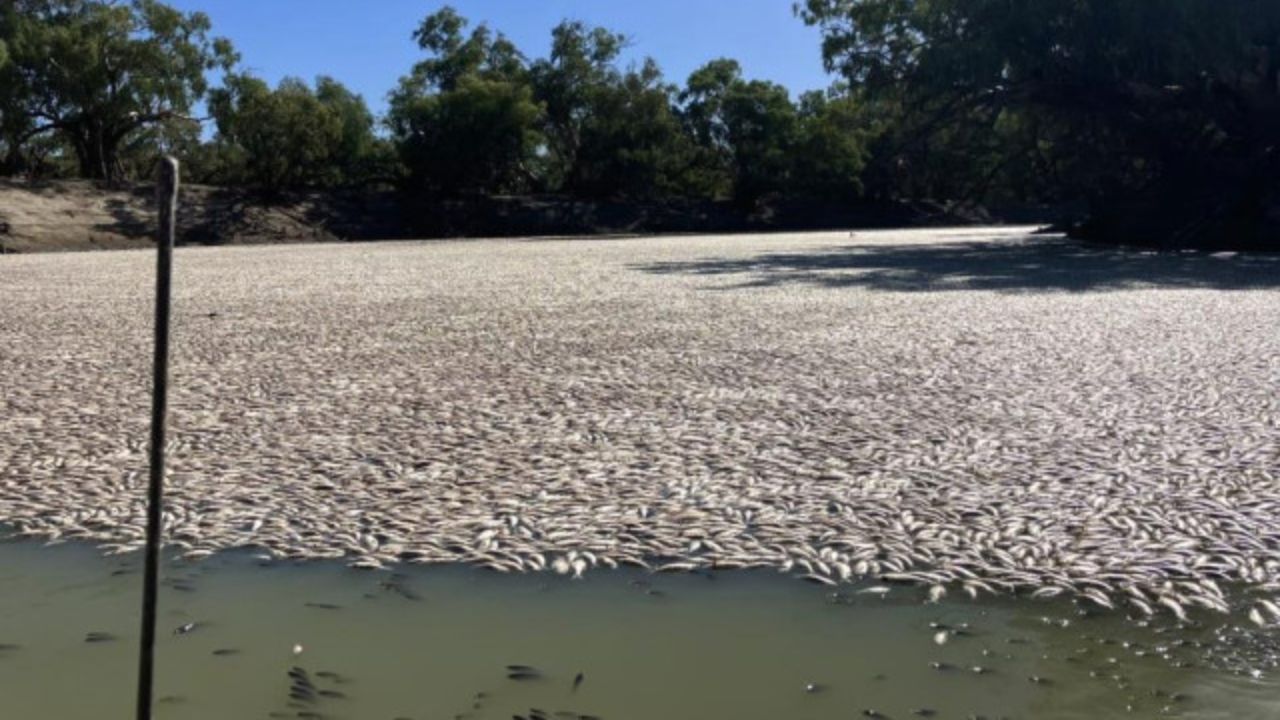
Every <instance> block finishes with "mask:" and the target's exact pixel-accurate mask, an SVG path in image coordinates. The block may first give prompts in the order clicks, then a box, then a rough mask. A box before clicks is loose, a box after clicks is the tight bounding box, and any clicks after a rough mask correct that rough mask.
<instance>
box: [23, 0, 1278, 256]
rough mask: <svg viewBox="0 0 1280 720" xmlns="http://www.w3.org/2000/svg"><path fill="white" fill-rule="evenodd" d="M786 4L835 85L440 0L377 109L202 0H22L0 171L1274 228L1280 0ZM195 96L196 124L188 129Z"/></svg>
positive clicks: (1178, 238)
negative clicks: (179, 2) (522, 40)
mask: <svg viewBox="0 0 1280 720" xmlns="http://www.w3.org/2000/svg"><path fill="white" fill-rule="evenodd" d="M796 12H797V15H799V17H800V18H801V20H803V21H805V22H808V23H811V24H813V25H816V26H817V27H818V28H819V29H820V30H821V33H822V38H823V40H822V46H821V48H820V51H821V52H820V54H821V57H822V59H823V61H824V62H825V64H826V67H827V69H828V70H829V71H830V72H832V73H833V74H834V75H835V76H836V80H835V82H834V83H833V84H832V85H831V87H830V88H828V89H826V90H822V91H813V92H808V93H805V94H803V95H801V96H800V97H792V96H791V94H790V93H789V92H788V91H787V89H786V88H784V87H782V86H780V85H778V84H776V83H772V82H768V81H766V80H761V79H755V78H750V77H746V75H745V74H744V72H743V70H742V66H741V65H740V64H739V63H738V62H737V61H735V60H733V59H731V58H718V59H712V60H710V61H709V62H707V63H706V64H704V65H703V66H702V67H700V68H698V69H697V70H695V71H694V72H693V73H691V74H690V76H689V77H688V78H687V79H685V81H684V83H683V84H679V85H678V84H676V83H673V82H671V81H669V80H668V79H667V78H666V77H665V76H664V75H663V72H662V70H661V68H660V67H659V65H658V63H657V62H656V61H654V60H653V59H651V58H641V59H638V60H634V61H624V57H627V56H628V54H627V52H626V51H627V48H628V47H629V44H630V40H629V39H628V38H627V37H626V36H625V35H623V34H621V33H618V32H615V31H613V30H610V29H608V28H602V27H595V26H592V25H589V24H587V23H583V22H579V21H573V20H566V21H564V22H562V23H560V24H559V25H557V26H556V27H555V28H553V29H552V30H551V33H550V35H551V37H550V51H549V52H548V53H547V54H546V55H545V57H536V58H530V57H529V56H526V55H525V54H524V53H522V52H521V50H520V48H518V47H516V45H515V44H514V43H513V42H512V41H511V40H510V39H509V38H507V37H506V36H505V35H503V34H502V33H501V32H499V31H497V30H495V29H492V28H491V27H490V26H489V25H487V24H484V23H481V24H478V25H472V24H471V23H470V22H469V21H468V20H467V19H466V18H464V17H462V16H461V15H460V14H459V13H458V12H457V11H456V10H455V9H453V8H452V7H447V6H446V7H443V8H441V9H439V10H437V11H435V12H432V13H430V14H429V15H427V16H426V17H424V18H423V19H422V20H421V22H420V23H418V25H417V27H416V28H406V29H405V30H406V35H408V36H410V37H412V39H413V40H414V42H416V43H417V45H418V47H419V49H420V50H421V52H422V57H421V59H420V60H419V61H417V62H416V63H415V64H414V65H413V66H412V67H410V68H407V69H406V72H405V74H404V75H403V76H402V77H401V78H400V80H399V83H398V84H397V85H396V87H395V89H394V90H392V92H391V93H390V94H389V97H388V110H387V112H386V115H385V116H384V117H381V118H375V117H373V115H372V114H371V113H370V111H369V108H368V106H367V105H366V104H365V102H364V99H363V98H361V97H359V96H357V95H355V94H354V93H352V92H351V91H350V90H348V89H347V88H345V87H343V86H342V85H341V84H340V83H338V82H337V81H335V80H333V79H331V78H326V77H321V78H319V79H317V80H316V81H315V83H314V84H312V85H308V84H307V83H305V82H303V81H301V80H296V79H287V80H285V81H283V82H281V83H279V84H278V85H277V86H276V87H274V88H272V87H269V86H268V85H267V84H266V83H265V82H263V81H262V80H260V79H258V78H255V77H253V76H252V75H250V74H249V73H247V72H245V71H243V70H242V69H239V68H237V64H238V58H237V56H236V53H235V52H234V50H233V49H232V47H231V45H230V43H228V42H227V41H225V40H222V39H218V38H215V37H213V36H212V35H211V32H212V28H211V24H210V20H209V18H208V17H207V16H205V15H204V14H203V13H199V12H192V13H184V12H180V11H178V10H175V9H173V8H171V7H169V6H167V5H165V4H163V3H162V2H159V1H158V0H131V1H129V2H125V1H124V0H118V1H114V2H111V1H107V0H10V1H9V2H7V3H4V4H2V5H0V172H4V173H15V172H23V171H26V172H28V173H37V172H63V173H69V174H76V175H80V176H83V177H88V178H95V179H106V180H116V179H120V178H122V177H134V176H138V175H141V174H144V173H146V172H147V167H148V166H149V164H150V163H151V159H152V158H153V157H154V155H155V154H156V153H158V152H162V151H168V152H178V153H180V154H182V155H183V157H184V159H185V160H186V161H187V166H188V168H189V169H190V171H191V174H192V175H194V177H195V178H196V179H203V180H205V181H209V182H220V183H237V184H248V185H252V186H255V187H259V188H262V189H264V190H269V191H273V192H275V191H280V190H284V189H288V188H293V187H335V186H342V185H353V184H361V183H368V182H380V183H389V182H394V183H396V184H397V185H398V186H399V187H400V189H401V190H402V191H403V192H404V194H405V197H406V199H407V201H408V202H414V201H415V199H416V198H444V197H451V196H452V197H456V196H460V195H501V194H511V193H553V194H558V195H561V196H569V197H575V198H583V199H590V200H611V199H619V200H627V201H630V200H645V201H649V200H676V199H678V200H696V201H714V202H720V201H725V202H733V203H736V204H737V205H738V206H739V208H741V209H744V210H750V211H754V209H758V208H760V207H762V206H767V205H771V204H774V203H777V202H785V201H793V200H794V201H803V202H816V203H826V204H831V205H847V204H851V203H858V202H869V203H882V204H883V203H893V202H899V201H915V200H931V201H937V202H939V203H942V204H944V205H950V206H952V207H964V206H986V207H1001V206H1005V205H1020V204H1054V205H1058V206H1065V207H1075V206H1077V205H1083V206H1085V207H1087V208H1088V218H1087V219H1088V222H1087V223H1086V224H1085V225H1083V226H1082V228H1081V229H1082V231H1083V232H1089V233H1093V234H1094V235H1095V236H1097V237H1108V238H1112V239H1123V240H1137V241H1143V242H1151V243H1161V244H1167V245H1179V244H1184V245H1188V244H1189V245H1205V244H1212V242H1213V239H1214V238H1227V237H1230V238H1236V239H1243V240H1244V241H1245V242H1252V243H1254V244H1257V245H1268V244H1269V245H1271V246H1276V245H1280V217H1277V216H1278V215H1280V213H1277V210H1276V208H1277V207H1280V166H1278V163H1280V160H1278V159H1277V156H1278V155H1280V151H1277V149H1276V148H1277V147H1280V3H1277V2H1274V0H1232V2H1221V1H1220V0H1163V1H1162V2H1151V1H1150V0H1043V1H1038V2H1010V1H1009V0H930V1H929V2H921V1H919V0H800V1H799V2H797V3H796ZM817 50H818V49H815V56H816V55H818V53H817ZM215 76H221V80H220V83H219V84H218V87H216V88H213V89H211V88H210V78H211V77H215ZM202 103H203V105H202ZM201 107H205V108H207V112H208V115H209V118H207V119H208V120H212V121H213V124H212V125H206V126H205V127H204V129H202V128H201V126H200V125H198V124H196V123H194V122H190V121H187V120H184V119H183V118H185V117H186V116H188V115H190V114H191V112H192V111H193V109H196V108H201ZM211 130H212V131H213V132H210V131H211Z"/></svg>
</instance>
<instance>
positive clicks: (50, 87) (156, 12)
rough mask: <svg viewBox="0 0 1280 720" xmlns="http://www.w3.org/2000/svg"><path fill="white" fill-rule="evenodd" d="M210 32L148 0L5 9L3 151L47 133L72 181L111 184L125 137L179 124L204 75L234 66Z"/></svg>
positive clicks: (44, 0)
mask: <svg viewBox="0 0 1280 720" xmlns="http://www.w3.org/2000/svg"><path fill="white" fill-rule="evenodd" d="M210 29H211V25H210V21H209V18H208V16H207V15H205V14H203V13H199V12H193V13H183V12H181V11H178V10H176V9H174V8H172V7H170V6H168V5H165V4H163V3H161V2H158V1H157V0H133V2H127V3H126V2H104V1H102V0H10V2H7V3H5V5H4V7H3V9H0V39H2V40H3V42H4V44H5V46H6V55H7V57H8V61H7V63H6V64H5V66H4V68H3V70H0V72H2V73H3V74H4V79H5V83H4V85H5V88H4V90H0V95H2V96H3V97H0V103H2V104H3V109H2V110H0V112H2V113H3V116H4V117H3V124H4V128H5V134H6V139H5V143H6V145H8V149H9V150H10V151H14V150H15V148H17V149H20V147H21V146H22V145H23V144H25V143H27V142H28V141H29V140H31V139H32V138H34V137H36V136H38V135H42V134H45V133H54V134H56V135H58V136H59V137H60V138H61V139H62V141H63V142H65V144H66V145H67V146H69V147H70V149H71V151H72V152H73V153H74V155H75V157H76V160H77V165H78V167H79V171H80V174H81V175H83V176H84V177H89V178H97V179H116V178H118V177H119V175H120V172H121V166H120V151H121V148H122V147H123V146H124V145H125V144H126V143H127V142H128V141H129V140H130V139H131V136H133V135H134V134H135V133H138V132H139V131H140V130H142V129H144V128H147V127H150V126H153V125H155V124H157V123H163V122H169V121H174V120H177V119H179V118H181V117H183V116H185V115H187V114H188V113H189V112H190V111H191V108H192V107H193V106H194V104H195V103H196V102H197V101H198V100H199V99H201V98H202V97H203V96H204V94H205V91H206V90H207V87H208V85H207V80H206V72H208V71H210V70H213V69H215V68H223V69H228V68H230V67H231V65H232V64H233V63H234V62H235V60H236V56H235V53H234V51H233V50H232V47H231V45H230V43H229V42H227V41H226V40H223V39H219V38H211V37H210V36H209V31H210Z"/></svg>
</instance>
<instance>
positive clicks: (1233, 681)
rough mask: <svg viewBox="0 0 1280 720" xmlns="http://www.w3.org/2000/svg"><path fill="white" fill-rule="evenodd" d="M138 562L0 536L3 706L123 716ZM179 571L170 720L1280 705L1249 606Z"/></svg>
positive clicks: (705, 581)
mask: <svg viewBox="0 0 1280 720" xmlns="http://www.w3.org/2000/svg"><path fill="white" fill-rule="evenodd" d="M139 563H140V558H139V557H137V556H124V557H115V558H104V557H100V556H99V555H98V554H97V553H96V552H95V551H94V550H92V549H90V548H87V547H84V546H79V545H59V546H53V547H41V546H39V545H37V544H35V543H26V542H23V543H12V542H11V543H3V544H0V647H3V648H4V649H0V703H2V704H3V706H2V707H0V715H2V716H3V717H15V718H16V717H21V718H66V719H73V718H117V717H127V716H129V715H130V714H131V712H132V702H133V683H134V678H135V664H136V653H137V649H136V642H137V640H136V637H137V633H136V625H137V614H138V606H139V594H138V592H139V590H138V588H139V586H140V584H141V576H140V573H139V572H138V571H137V568H138V565H139ZM164 578H165V584H164V586H163V594H162V598H161V606H160V623H161V628H160V634H159V638H160V640H159V646H158V666H159V670H158V677H157V697H159V698H161V699H160V701H159V705H158V713H157V715H158V717H162V718H193V719H204V718H208V719H211V720H212V719H213V718H218V719H226V718H267V717H326V718H335V719H336V718H352V719H357V718H358V719H361V720H363V719H366V718H375V719H376V718H385V719H386V720H392V719H393V718H414V719H415V720H425V719H427V718H446V719H447V718H474V719H476V720H482V719H485V718H502V719H503V720H506V719H507V718H513V717H522V718H533V717H540V716H541V717H546V718H554V717H562V718H581V717H583V716H587V717H598V718H606V719H608V720H625V719H627V718H637V719H638V718H735V719H739V720H753V719H756V718H759V719H761V720H764V719H765V718H768V719H770V720H774V719H777V718H795V719H799V720H804V719H806V718H811V719H813V720H819V719H825V718H850V717H876V716H877V715H875V714H869V713H876V714H879V716H883V717H890V718H912V717H920V716H924V717H927V716H932V717H939V718H968V717H974V716H976V717H985V718H990V719H991V720H995V718H1000V717H1007V718H1082V719H1083V718H1105V717H1122V716H1123V717H1157V716H1180V717H1194V718H1273V717H1276V716H1277V715H1278V714H1280V684H1277V683H1276V682H1275V681H1274V679H1272V677H1270V670H1269V668H1270V667H1271V665H1269V664H1268V663H1274V648H1275V640H1276V638H1275V637H1274V636H1273V635H1270V634H1267V633H1265V632H1264V631H1257V630H1242V629H1236V628H1237V627H1238V618H1230V619H1227V618H1204V619H1202V620H1204V621H1205V622H1204V624H1203V626H1200V627H1192V628H1171V627H1167V626H1162V625H1160V624H1158V623H1157V624H1154V625H1152V626H1148V627H1139V626H1136V625H1135V624H1133V623H1131V622H1128V621H1126V620H1124V618H1123V617H1120V616H1117V615H1092V614H1089V615H1084V616H1082V615H1081V614H1080V609H1079V608H1077V607H1076V606H1075V605H1073V604H1071V603H1045V602H1035V601H1029V600H1016V601H1015V600H998V599H997V600H993V599H985V600H982V601H979V602H973V601H970V600H968V599H967V598H959V599H956V598H949V599H948V600H946V601H944V602H943V603H941V604H937V605H932V604H927V603H925V602H923V595H922V593H921V592H920V591H918V590H916V589H913V588H903V587H895V588H893V589H892V591H891V592H890V593H889V594H888V596H887V597H884V598H882V597H879V596H878V595H875V594H871V593H865V594H859V593H858V592H857V590H858V589H859V588H858V587H851V588H845V589H842V590H841V591H840V593H839V594H837V595H833V593H832V589H831V588H826V587H820V586H814V585H808V584H805V583H801V582H797V581H795V580H792V579H789V578H787V577H785V576H781V575H778V574H777V573H774V572H751V573H716V574H713V575H709V576H708V575H650V574H647V573H642V572H633V571H625V572H623V571H619V572H608V573H603V572H602V573H596V574H594V575H590V576H588V577H587V578H586V579H583V580H578V581H574V580H569V579H565V578H560V577H553V576H545V575H540V576H503V575H498V574H495V573H491V572H488V571H482V570H475V569H470V568H462V567H408V568H404V569H402V570H401V571H400V572H398V573H392V572H368V571H356V570H351V569H347V568H344V567H341V566H339V565H335V564H329V563H318V562H312V563H300V564H293V563H286V562H273V563H269V564H261V563H259V562H258V561H256V560H254V559H253V557H252V556H251V555H250V554H249V553H230V554H223V555H219V556H215V557H214V558H211V559H208V560H205V561H203V562H200V563H197V564H190V563H180V562H173V561H170V562H168V563H166V568H165V571H164ZM863 587H864V588H865V586H863ZM189 623H193V624H194V627H192V628H191V629H189V631H187V632H179V629H181V628H184V626H187V625H188V624H189ZM90 640H92V641H90ZM939 642H941V644H939ZM295 646H300V648H301V652H300V653H295V650H296V649H298V648H297V647H295ZM509 665H512V666H515V665H520V666H528V667H530V668H533V669H534V670H533V671H531V672H530V673H528V674H536V677H531V678H524V679H511V678H509V677H508V675H509V674H510V671H509V670H508V669H507V666H509ZM294 668H297V669H295V670H293V671H294V674H295V676H299V675H302V674H303V673H305V677H306V683H304V684H307V685H308V687H309V688H310V689H309V690H302V691H297V690H295V691H294V695H298V696H299V697H291V695H290V692H291V688H294V687H296V685H297V681H296V680H295V679H293V678H291V676H290V674H289V673H290V671H291V669H294ZM975 668H981V670H982V671H981V672H977V671H975ZM299 670H300V671H301V672H299ZM1233 671H1234V672H1233ZM1250 671H1257V672H1256V673H1253V674H1258V675H1260V676H1259V677H1253V676H1252V675H1251V672H1250ZM579 674H581V675H582V679H581V681H580V682H578V683H577V684H576V687H575V679H576V678H577V676H578V675H579ZM537 711H541V713H542V714H541V715H539V714H538V712H537ZM929 712H932V713H934V714H933V715H929V714H928V713H929ZM299 713H301V715H300V714H299ZM557 713H559V715H557Z"/></svg>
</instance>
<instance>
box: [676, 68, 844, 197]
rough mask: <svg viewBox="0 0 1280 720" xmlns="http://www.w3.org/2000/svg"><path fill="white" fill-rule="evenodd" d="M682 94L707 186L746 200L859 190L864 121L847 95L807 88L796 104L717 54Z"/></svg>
mask: <svg viewBox="0 0 1280 720" xmlns="http://www.w3.org/2000/svg"><path fill="white" fill-rule="evenodd" d="M680 99H681V101H682V102H683V103H684V107H683V116H684V121H685V124H686V127H687V128H688V131H689V133H690V135H691V137H692V138H693V140H694V142H695V143H696V144H697V148H698V150H697V164H698V167H699V168H700V171H701V173H702V174H701V177H702V178H703V179H704V181H708V184H709V186H710V187H712V188H716V189H718V190H719V191H720V192H724V191H725V189H729V188H731V193H732V196H733V197H734V199H735V200H737V201H738V202H740V203H742V204H746V205H749V204H751V203H755V202H757V201H759V200H761V199H763V198H766V197H770V196H797V195H806V196H810V197H815V198H818V199H824V200H852V199H854V198H856V197H857V195H859V193H860V191H861V186H860V181H859V179H858V174H859V173H860V172H861V170H862V166H863V163H864V156H865V150H864V147H863V144H864V138H863V136H862V134H861V133H860V129H859V128H860V125H861V123H862V122H863V120H862V118H861V115H860V112H859V109H858V107H857V105H856V104H855V103H854V102H853V100H852V99H851V98H848V97H845V98H840V99H832V100H828V99H826V98H825V97H824V96H823V95H822V94H821V93H818V94H811V95H808V96H806V97H805V98H803V99H802V102H801V105H800V107H797V106H796V105H795V104H794V103H792V101H791V99H790V97H789V96H788V94H787V90H786V88H784V87H782V86H780V85H777V84H775V83H770V82H764V81H760V80H746V79H744V78H743V77H742V70H741V68H740V66H739V65H738V63H737V62H735V61H733V60H728V59H719V60H713V61H711V62H710V63H707V64H706V65H704V66H702V67H701V68H699V69H697V70H695V71H694V72H693V74H692V75H690V77H689V80H688V83H687V84H686V87H685V90H684V92H682V93H681V94H680ZM717 194H719V193H717Z"/></svg>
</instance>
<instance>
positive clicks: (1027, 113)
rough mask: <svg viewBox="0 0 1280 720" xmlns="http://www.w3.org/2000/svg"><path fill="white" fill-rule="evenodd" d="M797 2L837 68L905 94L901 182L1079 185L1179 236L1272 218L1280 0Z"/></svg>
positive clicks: (1109, 209) (1092, 198)
mask: <svg viewBox="0 0 1280 720" xmlns="http://www.w3.org/2000/svg"><path fill="white" fill-rule="evenodd" d="M799 10H800V12H801V13H802V15H803V17H804V18H805V19H806V20H807V21H809V22H811V23H816V24H817V25H819V26H820V27H821V28H822V31H823V35H824V43H823V53H824V57H825V60H826V63H827V65H828V67H829V68H830V69H832V70H834V71H837V72H839V73H841V74H842V75H843V76H844V77H845V78H846V79H847V80H848V82H850V83H851V84H853V85H856V86H857V87H859V88H861V89H862V91H863V93H864V94H865V96H866V97H867V98H868V100H869V102H871V103H874V104H878V105H881V106H889V107H892V108H893V111H892V112H893V115H894V117H895V119H896V124H897V127H898V129H897V130H893V131H891V132H890V134H891V135H892V136H893V137H892V138H891V141H890V142H889V143H888V144H887V145H886V148H885V149H886V153H887V154H889V155H891V156H892V159H893V161H894V162H895V163H897V164H898V165H899V166H900V167H906V168H907V169H908V173H909V175H910V176H911V177H910V178H909V179H899V181H898V186H899V187H902V186H903V185H905V186H906V187H908V188H913V187H918V188H922V189H925V190H926V191H930V192H943V193H945V194H946V195H948V196H951V197H960V196H965V195H971V196H974V197H982V196H983V195H989V194H991V193H992V192H993V191H1000V190H1003V191H1004V192H1006V193H1014V192H1017V189H1018V188H1019V187H1021V188H1022V189H1023V192H1027V191H1031V192H1035V193H1037V194H1039V195H1041V196H1049V197H1054V196H1056V197H1072V196H1078V197H1083V198H1086V199H1087V200H1088V201H1089V202H1090V204H1091V206H1092V222H1093V223H1094V228H1095V229H1097V230H1099V231H1100V232H1101V233H1102V234H1104V235H1109V236H1117V235H1124V234H1128V235H1130V237H1132V238H1133V239H1146V240H1148V241H1151V242H1161V243H1164V244H1174V245H1176V244H1179V243H1193V244H1203V243H1204V242H1205V241H1207V240H1209V239H1210V237H1211V236H1213V235H1219V236H1222V235H1239V234H1240V233H1246V234H1248V233H1257V232H1260V231H1261V228H1262V225H1263V223H1262V220H1263V217H1262V216H1263V215H1264V214H1265V213H1266V212H1267V208H1268V207H1269V206H1271V205H1272V204H1273V203H1274V202H1275V201H1276V189H1277V188H1276V185H1277V178H1278V177H1280V173H1278V172H1277V170H1278V167H1277V160H1276V155H1277V151H1276V148H1277V146H1280V102H1278V101H1280V96H1278V93H1280V84H1278V83H1277V65H1278V64H1280V63H1278V61H1280V4H1278V3H1275V2H1272V1H1270V0H1233V1H1232V2H1219V1H1218V0H1164V1H1163V2H1158V3H1157V2H1148V1H1147V0H1044V1H1043V2H1034V3H1010V2H1007V1H1006V0H935V1H933V2H928V3H923V2H912V1H910V0H807V2H805V3H803V4H802V5H801V6H800V8H799ZM931 175H932V177H931ZM1033 177H1038V178H1041V180H1040V181H1039V182H1033V183H1031V184H1024V183H1023V181H1025V180H1027V179H1028V178H1033ZM1258 239H1259V240H1260V241H1261V240H1263V238H1261V237H1259V238H1258Z"/></svg>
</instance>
